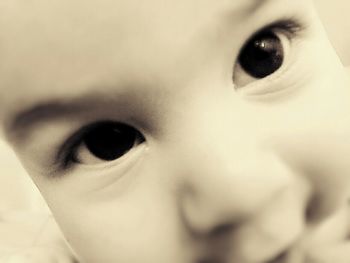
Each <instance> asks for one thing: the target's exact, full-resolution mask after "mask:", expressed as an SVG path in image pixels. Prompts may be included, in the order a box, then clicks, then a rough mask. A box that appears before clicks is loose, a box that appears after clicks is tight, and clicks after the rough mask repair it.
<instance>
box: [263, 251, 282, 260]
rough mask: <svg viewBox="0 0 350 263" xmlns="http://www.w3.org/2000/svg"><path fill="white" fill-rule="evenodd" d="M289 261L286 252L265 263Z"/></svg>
mask: <svg viewBox="0 0 350 263" xmlns="http://www.w3.org/2000/svg"><path fill="white" fill-rule="evenodd" d="M286 260H287V252H286V251H284V252H282V253H280V254H278V255H277V256H276V257H274V258H273V259H271V260H269V261H267V262H265V263H285V262H286Z"/></svg>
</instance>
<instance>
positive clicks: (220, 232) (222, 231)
mask: <svg viewBox="0 0 350 263" xmlns="http://www.w3.org/2000/svg"><path fill="white" fill-rule="evenodd" d="M232 230H233V225H232V224H223V225H219V226H217V227H215V228H214V229H213V230H212V231H211V232H210V237H213V238H215V237H222V236H225V235H227V234H228V233H230V232H232Z"/></svg>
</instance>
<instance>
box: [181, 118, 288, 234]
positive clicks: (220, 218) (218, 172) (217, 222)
mask: <svg viewBox="0 0 350 263" xmlns="http://www.w3.org/2000/svg"><path fill="white" fill-rule="evenodd" d="M216 121H217V120H216ZM216 121H213V122H212V123H210V122H206V124H205V125H203V123H202V124H199V123H196V125H195V126H196V127H191V129H190V130H191V136H190V140H189V141H187V140H182V141H181V142H180V143H179V144H178V145H177V147H178V148H182V149H181V150H180V151H181V153H179V154H178V155H177V156H178V158H180V157H179V156H181V165H179V168H178V169H179V171H180V173H181V175H182V178H183V186H184V187H183V189H182V195H181V211H182V214H183V218H184V220H185V221H186V224H187V225H188V226H189V227H191V228H192V230H194V231H197V232H202V233H207V232H211V231H213V230H215V228H220V227H222V226H223V225H228V224H233V223H235V222H237V221H239V220H241V219H243V218H244V217H248V216H249V215H251V214H253V213H254V212H255V211H256V210H258V209H260V208H261V205H262V204H263V203H264V202H266V201H267V200H268V199H269V198H271V197H272V196H273V194H276V193H277V191H278V190H281V189H282V188H283V187H284V186H286V185H287V184H288V179H289V177H288V173H287V171H286V170H285V169H284V167H283V166H282V165H281V163H280V162H279V161H278V159H277V158H276V156H273V155H272V154H271V153H270V152H267V151H264V150H263V149H262V148H259V146H258V142H257V140H258V138H257V136H255V137H254V135H253V134H252V133H250V132H243V131H244V130H245V131H247V129H246V128H244V129H243V128H242V129H238V128H237V125H232V124H230V121H229V120H225V121H223V120H221V121H223V123H221V124H219V123H217V122H216Z"/></svg>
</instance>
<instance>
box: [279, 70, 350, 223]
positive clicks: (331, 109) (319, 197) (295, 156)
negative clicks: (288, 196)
mask: <svg viewBox="0 0 350 263" xmlns="http://www.w3.org/2000/svg"><path fill="white" fill-rule="evenodd" d="M349 98H350V85H349V83H348V81H347V79H346V78H345V77H344V74H343V72H342V70H341V69H339V72H337V71H335V72H330V74H329V75H328V76H326V77H319V78H318V79H316V80H315V81H314V82H311V83H309V84H308V87H307V88H306V89H305V91H304V93H303V94H302V96H300V98H299V99H298V100H296V101H294V102H292V103H290V104H289V105H288V107H289V108H288V111H289V115H288V119H287V120H288V121H286V122H284V124H286V126H285V127H283V128H279V132H278V134H277V135H276V136H275V138H274V139H273V141H274V143H273V144H274V147H275V150H276V151H277V152H279V153H280V155H281V156H282V157H283V158H284V159H285V160H286V161H287V162H288V163H289V164H290V165H291V166H292V167H293V168H294V169H295V170H297V171H298V172H300V173H301V174H302V175H303V176H305V177H306V178H307V179H308V180H309V181H310V182H311V185H312V187H313V192H314V193H313V195H314V196H313V200H311V207H310V209H311V210H310V211H309V212H311V216H314V217H315V218H321V217H324V216H326V215H329V214H331V213H334V211H335V210H337V209H338V208H340V207H344V206H346V205H347V199H348V197H349V190H350V176H349V174H350V166H349V162H350V137H349V134H350V103H349Z"/></svg>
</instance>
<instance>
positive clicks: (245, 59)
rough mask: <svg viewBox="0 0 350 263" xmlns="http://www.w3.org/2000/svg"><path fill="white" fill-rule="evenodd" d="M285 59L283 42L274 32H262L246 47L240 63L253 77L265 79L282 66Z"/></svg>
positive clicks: (240, 57)
mask: <svg viewBox="0 0 350 263" xmlns="http://www.w3.org/2000/svg"><path fill="white" fill-rule="evenodd" d="M283 58H284V52H283V45H282V43H281V40H280V39H279V38H278V37H277V36H276V35H275V34H274V33H272V32H262V33H259V34H257V35H256V36H255V37H253V38H252V39H251V40H250V41H249V42H248V43H247V44H246V45H245V47H244V48H243V50H242V52H241V54H240V56H239V62H240V65H241V67H242V68H243V69H244V70H245V71H246V72H247V73H248V74H249V75H251V76H252V77H255V78H264V77H266V76H268V75H271V74H272V73H274V72H275V71H276V70H278V69H279V68H280V67H281V66H282V63H283Z"/></svg>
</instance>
